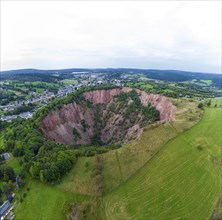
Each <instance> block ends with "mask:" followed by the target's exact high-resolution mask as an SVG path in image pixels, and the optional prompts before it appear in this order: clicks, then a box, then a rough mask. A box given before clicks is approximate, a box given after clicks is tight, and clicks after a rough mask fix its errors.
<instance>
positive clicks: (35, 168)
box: [29, 162, 40, 179]
mask: <svg viewBox="0 0 222 220" xmlns="http://www.w3.org/2000/svg"><path fill="white" fill-rule="evenodd" d="M29 173H30V174H31V176H32V177H33V178H35V179H38V178H39V175H40V164H39V162H34V163H33V165H32V166H31V167H30V169H29Z"/></svg>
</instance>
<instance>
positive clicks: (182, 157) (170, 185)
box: [104, 108, 222, 219]
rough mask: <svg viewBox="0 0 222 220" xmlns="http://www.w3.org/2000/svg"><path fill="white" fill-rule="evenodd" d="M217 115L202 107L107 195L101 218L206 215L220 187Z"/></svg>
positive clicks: (198, 217)
mask: <svg viewBox="0 0 222 220" xmlns="http://www.w3.org/2000/svg"><path fill="white" fill-rule="evenodd" d="M221 114H222V111H221V109H219V108H208V109H206V110H205V113H204V117H203V119H202V120H201V122H199V123H198V124H197V125H196V126H194V127H193V128H191V129H190V130H188V131H187V132H185V133H183V134H181V135H179V136H178V137H176V138H175V139H174V140H172V141H170V142H169V143H168V144H166V145H165V146H164V148H163V150H161V151H160V152H159V153H158V154H157V155H156V156H155V157H153V159H152V160H151V161H150V162H148V163H147V164H146V165H145V166H144V167H143V168H142V169H141V170H139V171H138V172H137V173H136V174H135V175H134V176H133V177H132V178H130V179H129V180H128V181H127V182H125V183H124V184H123V185H121V186H120V187H118V188H117V189H115V190H114V191H113V192H111V193H110V194H107V195H106V196H105V199H104V203H105V215H106V218H107V219H208V218H209V217H210V215H211V213H212V210H213V208H214V206H215V204H216V202H217V200H218V197H219V193H220V191H221V187H220V186H221V167H220V165H221V164H220V160H221V131H222V130H221Z"/></svg>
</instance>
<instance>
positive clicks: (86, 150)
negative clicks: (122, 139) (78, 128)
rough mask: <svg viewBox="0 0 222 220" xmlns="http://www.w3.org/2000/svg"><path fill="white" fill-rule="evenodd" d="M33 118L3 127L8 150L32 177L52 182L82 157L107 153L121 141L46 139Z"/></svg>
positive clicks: (5, 144) (19, 120)
mask: <svg viewBox="0 0 222 220" xmlns="http://www.w3.org/2000/svg"><path fill="white" fill-rule="evenodd" d="M34 123H35V121H34V120H33V119H27V120H24V119H21V118H17V119H15V120H13V121H12V123H11V124H10V125H9V126H7V128H6V129H5V130H4V131H3V133H2V134H3V140H4V146H5V148H4V151H6V152H12V154H13V156H14V157H17V158H18V161H19V164H20V165H21V166H22V167H23V169H24V171H25V172H27V173H29V174H30V175H31V177H32V178H34V179H38V180H40V181H41V182H45V183H49V182H55V181H58V180H60V179H61V178H62V176H64V175H65V174H66V173H67V172H69V171H70V169H71V168H72V167H73V165H74V164H75V162H76V160H77V158H78V157H82V156H86V157H89V156H94V155H96V154H102V153H105V152H107V151H109V150H111V149H116V148H119V147H120V145H110V146H107V147H98V146H67V145H62V144H58V143H56V142H54V141H49V140H45V138H44V137H43V136H42V134H41V133H40V131H39V130H38V129H36V125H35V124H34Z"/></svg>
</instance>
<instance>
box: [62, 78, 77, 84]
mask: <svg viewBox="0 0 222 220" xmlns="http://www.w3.org/2000/svg"><path fill="white" fill-rule="evenodd" d="M61 82H63V83H64V85H70V84H76V83H77V80H76V79H64V80H61Z"/></svg>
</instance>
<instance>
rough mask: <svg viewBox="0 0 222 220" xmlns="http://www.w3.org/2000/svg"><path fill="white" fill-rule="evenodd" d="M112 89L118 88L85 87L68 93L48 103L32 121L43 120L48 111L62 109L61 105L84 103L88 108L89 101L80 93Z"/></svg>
mask: <svg viewBox="0 0 222 220" xmlns="http://www.w3.org/2000/svg"><path fill="white" fill-rule="evenodd" d="M113 88H118V86H115V85H110V84H107V85H99V86H96V87H93V86H87V87H84V88H81V89H79V90H78V91H76V92H73V93H69V94H68V95H67V96H66V97H65V98H56V99H55V100H53V101H52V102H50V103H49V104H48V105H47V106H45V107H43V108H41V109H40V110H39V111H38V112H37V113H36V114H35V115H34V119H35V120H36V121H37V122H38V121H39V120H41V119H42V118H44V117H45V116H46V115H47V114H48V113H49V112H50V111H52V110H55V109H60V108H62V106H63V105H67V104H69V103H73V102H76V103H80V102H82V103H83V104H84V103H85V104H86V105H87V106H88V107H89V105H91V103H90V102H89V101H86V100H85V99H84V98H83V96H81V94H82V93H84V92H88V91H92V90H101V89H113Z"/></svg>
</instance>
